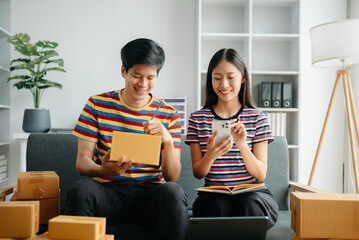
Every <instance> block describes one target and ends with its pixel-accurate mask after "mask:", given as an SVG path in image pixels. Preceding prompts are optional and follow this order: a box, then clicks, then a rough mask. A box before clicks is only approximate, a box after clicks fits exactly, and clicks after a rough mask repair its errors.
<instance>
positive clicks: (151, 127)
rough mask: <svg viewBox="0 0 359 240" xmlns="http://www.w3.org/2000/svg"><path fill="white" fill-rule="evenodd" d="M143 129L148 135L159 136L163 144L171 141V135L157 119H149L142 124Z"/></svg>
mask: <svg viewBox="0 0 359 240" xmlns="http://www.w3.org/2000/svg"><path fill="white" fill-rule="evenodd" d="M143 131H144V132H145V133H147V134H149V135H156V136H161V137H162V141H163V143H164V144H168V143H172V142H173V140H172V136H171V134H170V133H169V132H168V130H167V129H166V128H165V126H163V124H162V123H161V122H160V121H158V120H149V121H147V122H146V123H144V124H143Z"/></svg>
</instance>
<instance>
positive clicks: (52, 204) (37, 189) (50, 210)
mask: <svg viewBox="0 0 359 240" xmlns="http://www.w3.org/2000/svg"><path fill="white" fill-rule="evenodd" d="M19 200H21V201H34V200H37V201H39V202H40V221H39V222H40V224H47V223H48V221H49V220H50V219H51V218H53V217H56V216H57V215H58V214H59V212H60V189H59V176H58V175H57V174H56V172H54V171H41V172H18V173H17V191H16V192H15V194H14V195H13V197H12V198H11V201H19Z"/></svg>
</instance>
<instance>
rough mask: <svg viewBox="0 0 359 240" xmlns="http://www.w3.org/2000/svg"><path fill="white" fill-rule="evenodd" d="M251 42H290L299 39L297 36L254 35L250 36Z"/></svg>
mask: <svg viewBox="0 0 359 240" xmlns="http://www.w3.org/2000/svg"><path fill="white" fill-rule="evenodd" d="M251 36H252V37H253V40H257V41H260V40H262V41H292V40H297V39H298V38H299V34H276V33H273V34H272V33H262V34H260V33H254V34H251Z"/></svg>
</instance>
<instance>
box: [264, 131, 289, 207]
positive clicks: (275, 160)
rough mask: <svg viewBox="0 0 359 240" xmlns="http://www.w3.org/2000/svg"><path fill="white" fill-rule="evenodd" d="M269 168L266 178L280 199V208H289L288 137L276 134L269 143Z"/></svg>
mask: <svg viewBox="0 0 359 240" xmlns="http://www.w3.org/2000/svg"><path fill="white" fill-rule="evenodd" d="M267 159H268V170H267V177H266V179H265V180H264V182H265V183H266V185H267V187H268V189H269V190H270V191H271V192H272V194H273V195H274V197H275V198H276V199H277V201H278V205H279V209H280V210H288V209H289V207H288V206H289V198H288V191H289V188H288V187H289V155H288V144H287V139H286V138H285V137H282V136H275V137H274V141H273V142H272V143H270V144H269V145H268V158H267Z"/></svg>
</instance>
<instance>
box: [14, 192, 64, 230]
mask: <svg viewBox="0 0 359 240" xmlns="http://www.w3.org/2000/svg"><path fill="white" fill-rule="evenodd" d="M58 191H60V190H58ZM59 194H60V192H59ZM36 200H38V201H39V202H40V220H39V223H40V224H48V222H49V220H50V219H51V218H53V217H56V216H57V215H59V213H60V198H59V197H56V198H43V199H36ZM10 201H34V199H21V200H20V199H19V197H18V192H17V191H16V192H15V193H14V195H13V196H12V197H11V199H10Z"/></svg>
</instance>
